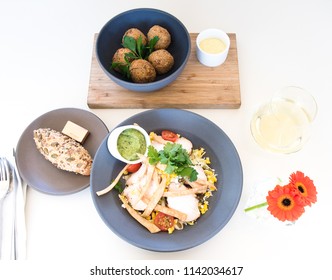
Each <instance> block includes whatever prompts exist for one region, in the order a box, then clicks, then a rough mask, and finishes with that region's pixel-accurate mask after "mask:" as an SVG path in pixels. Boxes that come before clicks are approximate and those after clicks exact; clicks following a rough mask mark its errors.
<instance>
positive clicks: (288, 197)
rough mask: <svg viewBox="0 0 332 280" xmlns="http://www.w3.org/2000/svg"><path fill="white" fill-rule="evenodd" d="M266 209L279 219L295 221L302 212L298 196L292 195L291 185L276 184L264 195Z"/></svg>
mask: <svg viewBox="0 0 332 280" xmlns="http://www.w3.org/2000/svg"><path fill="white" fill-rule="evenodd" d="M266 200H267V203H268V208H267V209H268V210H269V211H270V213H271V214H272V215H273V216H274V217H276V218H277V219H279V220H280V221H283V222H284V221H285V220H288V221H292V222H293V221H295V220H297V219H298V218H299V217H300V216H301V215H302V214H303V213H304V206H303V205H302V204H301V201H300V200H299V196H297V195H295V196H294V195H293V193H292V185H286V186H280V185H277V186H276V187H275V188H274V189H273V190H272V191H269V193H268V196H267V197H266Z"/></svg>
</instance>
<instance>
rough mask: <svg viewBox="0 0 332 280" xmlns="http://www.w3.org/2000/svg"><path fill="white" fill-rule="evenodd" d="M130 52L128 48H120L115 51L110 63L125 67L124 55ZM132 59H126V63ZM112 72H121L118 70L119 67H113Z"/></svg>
mask: <svg viewBox="0 0 332 280" xmlns="http://www.w3.org/2000/svg"><path fill="white" fill-rule="evenodd" d="M131 52H132V51H131V50H130V49H128V48H120V49H117V51H116V52H115V54H114V55H113V58H112V63H119V64H123V65H126V64H127V61H126V60H125V55H126V53H131ZM131 60H132V59H128V61H129V62H130V61H131ZM114 70H116V71H118V72H121V70H120V69H119V67H115V68H114Z"/></svg>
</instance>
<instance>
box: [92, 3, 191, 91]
mask: <svg viewBox="0 0 332 280" xmlns="http://www.w3.org/2000/svg"><path fill="white" fill-rule="evenodd" d="M136 11H137V12H142V11H149V12H156V13H160V14H164V15H167V16H169V17H171V18H173V19H174V20H175V21H176V22H177V23H178V24H179V25H180V26H181V27H182V28H183V30H184V31H185V34H186V39H187V41H188V50H187V54H186V57H185V59H184V60H183V63H182V64H181V66H180V67H179V68H178V69H177V70H176V71H174V72H173V73H172V74H170V75H169V76H167V77H166V78H165V79H168V80H169V81H170V82H173V81H174V80H175V79H176V78H177V77H178V75H179V73H181V72H182V70H183V68H184V67H185V66H186V64H187V62H188V60H189V56H190V52H191V38H190V34H189V32H188V30H187V28H186V27H185V25H184V24H183V23H182V22H181V21H180V20H179V19H178V18H176V17H175V16H173V15H172V14H170V13H167V12H165V11H162V10H159V9H154V8H137V9H131V10H127V11H124V12H122V13H120V14H117V15H116V16H114V17H112V18H111V19H110V20H108V21H107V22H106V23H105V24H104V26H103V27H102V28H101V30H100V32H99V34H101V33H102V32H103V31H104V30H105V29H106V28H107V26H108V24H109V23H110V22H111V21H114V20H115V19H117V18H118V17H121V16H123V15H125V14H128V13H132V12H136ZM99 34H98V36H97V40H96V57H97V61H98V63H99V65H100V67H101V68H102V69H103V70H104V71H105V73H108V77H109V78H111V79H112V80H114V81H116V82H119V83H121V84H123V85H125V87H126V88H133V87H135V91H144V90H146V88H149V87H153V88H161V87H158V86H157V85H158V84H163V83H164V82H165V79H161V80H158V81H154V82H151V83H144V84H139V83H134V82H130V81H126V80H122V79H119V78H117V77H116V76H114V75H112V73H110V72H109V71H108V70H107V69H106V68H105V67H104V65H103V64H102V63H101V61H100V57H99V54H98V45H99V42H100V41H99V38H100V36H99ZM165 86H166V85H165Z"/></svg>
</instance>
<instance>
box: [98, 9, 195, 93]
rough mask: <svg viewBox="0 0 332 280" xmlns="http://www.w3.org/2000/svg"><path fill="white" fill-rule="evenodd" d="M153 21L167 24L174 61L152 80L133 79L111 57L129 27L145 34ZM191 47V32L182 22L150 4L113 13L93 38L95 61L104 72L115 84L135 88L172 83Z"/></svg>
mask: <svg viewBox="0 0 332 280" xmlns="http://www.w3.org/2000/svg"><path fill="white" fill-rule="evenodd" d="M154 25H160V26H162V27H163V28H166V29H167V30H168V32H169V33H170V34H171V38H172V42H171V44H170V46H169V47H168V49H167V50H168V51H169V52H170V53H171V54H172V55H173V57H174V65H173V67H172V69H171V70H170V71H169V72H168V73H166V74H163V75H157V78H156V80H155V81H154V82H151V83H143V84H138V83H134V82H132V81H131V80H128V79H127V78H125V77H124V76H123V75H121V74H120V73H118V72H116V71H115V70H114V69H112V67H111V65H112V57H113V55H114V53H115V52H116V50H117V49H119V48H121V47H122V45H121V41H122V37H123V35H124V34H125V32H126V31H127V30H128V29H130V28H138V29H139V30H141V31H142V32H143V33H144V34H145V35H146V34H147V32H148V31H149V29H150V28H151V27H152V26H154ZM190 50H191V40H190V35H189V32H188V30H187V29H186V27H185V26H184V25H183V24H182V22H181V21H180V20H179V19H177V18H176V17H175V16H173V15H171V14H169V13H167V12H164V11H161V10H157V9H151V8H140V9H133V10H129V11H125V12H123V13H121V14H118V15H116V16H115V17H113V18H112V19H110V20H109V21H108V22H107V23H106V24H105V25H104V26H103V27H102V29H101V30H100V32H99V34H98V37H97V41H96V57H97V61H98V62H99V65H100V67H101V68H102V69H103V71H104V72H105V74H106V75H107V76H108V77H109V78H110V79H111V80H112V81H113V82H115V83H117V84H118V85H120V86H122V87H124V88H126V89H129V90H131V91H137V92H151V91H156V90H159V89H161V88H163V87H165V86H167V85H169V84H170V83H172V82H173V81H174V80H175V79H176V78H177V77H178V76H179V75H180V74H181V72H182V71H183V69H184V67H185V66H186V63H187V62H188V59H189V56H190Z"/></svg>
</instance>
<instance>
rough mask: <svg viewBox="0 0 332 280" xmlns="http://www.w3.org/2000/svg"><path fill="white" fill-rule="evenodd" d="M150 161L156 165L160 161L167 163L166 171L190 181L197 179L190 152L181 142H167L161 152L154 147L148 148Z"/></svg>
mask: <svg viewBox="0 0 332 280" xmlns="http://www.w3.org/2000/svg"><path fill="white" fill-rule="evenodd" d="M148 157H149V163H150V164H152V165H156V164H157V163H158V162H160V163H162V164H165V165H166V169H165V172H166V173H168V174H176V175H179V176H181V177H186V178H188V179H189V181H190V182H193V181H196V180H197V175H198V173H197V171H196V170H195V169H194V168H193V167H192V166H193V163H192V162H191V160H190V157H189V154H188V152H187V151H186V150H185V149H183V148H182V146H181V145H180V144H176V143H167V144H166V145H165V146H164V148H163V149H162V150H160V151H159V152H158V151H157V150H156V149H155V148H154V147H153V146H149V148H148Z"/></svg>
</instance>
